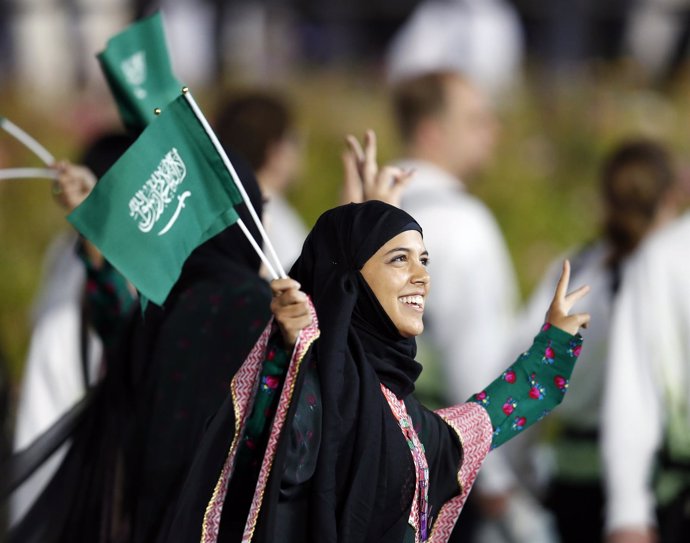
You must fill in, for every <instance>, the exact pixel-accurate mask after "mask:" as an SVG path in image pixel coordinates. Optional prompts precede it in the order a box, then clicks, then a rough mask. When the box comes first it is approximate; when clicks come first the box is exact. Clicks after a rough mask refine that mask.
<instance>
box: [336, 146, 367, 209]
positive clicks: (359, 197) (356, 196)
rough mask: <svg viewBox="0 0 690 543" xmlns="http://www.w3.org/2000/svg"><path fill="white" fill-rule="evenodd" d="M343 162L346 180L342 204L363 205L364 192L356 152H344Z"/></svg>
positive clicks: (348, 150) (347, 150)
mask: <svg viewBox="0 0 690 543" xmlns="http://www.w3.org/2000/svg"><path fill="white" fill-rule="evenodd" d="M342 161H343V174H344V178H343V190H342V197H341V203H342V204H349V203H351V202H355V203H361V202H362V201H363V199H364V191H363V189H362V178H361V177H360V174H359V167H358V165H357V156H356V155H355V152H354V151H353V150H352V149H346V150H345V151H343V154H342Z"/></svg>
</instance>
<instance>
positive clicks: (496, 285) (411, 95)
mask: <svg viewBox="0 0 690 543" xmlns="http://www.w3.org/2000/svg"><path fill="white" fill-rule="evenodd" d="M393 107H394V111H395V115H396V120H397V124H398V127H399V133H400V135H401V137H402V140H403V143H404V145H405V152H406V155H407V156H406V158H405V159H403V160H400V161H397V163H396V164H397V166H399V167H402V168H404V169H407V170H412V171H414V175H413V176H412V178H411V180H410V181H409V184H408V186H407V188H406V190H405V192H404V193H403V198H402V208H403V209H404V210H405V211H407V212H408V213H410V214H411V215H412V216H414V217H415V218H417V219H418V220H419V221H420V222H421V223H422V224H424V240H425V243H426V244H427V247H428V249H429V253H430V254H433V255H434V257H433V261H432V263H431V266H432V269H433V273H434V289H433V294H431V295H430V296H431V298H430V299H429V311H428V312H427V315H426V319H427V320H426V322H427V326H428V333H429V337H430V340H431V347H432V348H433V350H434V351H436V352H437V353H438V355H439V356H438V359H439V363H440V366H441V372H442V377H443V378H442V381H443V384H442V387H443V390H442V394H443V397H444V399H445V401H446V402H448V404H452V403H454V402H459V401H464V400H466V399H467V398H468V397H469V396H470V394H471V393H472V390H474V389H476V388H477V387H481V385H480V383H482V382H485V381H486V380H487V379H488V378H489V375H492V374H495V373H496V372H500V371H502V370H504V369H505V368H503V367H502V366H503V365H504V360H505V352H506V351H505V349H506V347H507V345H505V344H504V343H505V342H504V341H502V340H501V339H500V338H508V337H509V336H510V331H511V327H512V324H513V318H514V311H515V309H516V305H517V294H518V292H517V282H516V277H515V273H514V270H513V266H512V262H511V259H510V255H509V253H508V249H507V247H506V244H505V241H504V240H503V237H502V235H501V231H500V228H499V226H498V224H497V222H496V220H495V219H494V217H493V215H492V214H491V211H490V210H489V209H488V208H487V207H486V205H484V203H482V202H481V201H480V200H479V199H478V198H476V197H475V196H473V195H471V194H469V193H468V192H467V190H466V188H465V184H464V183H465V181H468V180H469V179H471V178H472V176H473V175H474V174H476V173H477V172H478V171H479V170H480V169H481V168H482V167H484V166H485V165H486V163H487V162H488V161H489V160H490V159H491V158H492V154H493V149H494V145H495V142H496V137H497V128H498V127H497V121H496V119H495V117H494V115H493V113H492V110H491V108H490V104H489V101H488V98H487V97H486V95H485V94H483V93H482V92H481V91H480V90H479V88H478V87H477V86H475V85H474V84H472V83H471V82H470V81H469V80H468V79H466V78H465V77H464V76H463V75H461V74H460V73H458V72H446V71H439V72H429V73H426V74H422V75H419V76H414V77H412V78H409V79H405V80H402V81H401V82H399V83H398V84H397V85H396V86H395V87H394V88H393ZM500 452H501V451H499V453H500ZM515 483H516V480H515V477H514V475H513V474H512V471H511V469H510V468H509V466H508V464H507V462H506V461H505V458H504V457H503V456H502V455H501V454H495V455H493V456H492V457H490V458H489V459H488V460H487V463H486V465H485V468H484V470H483V472H482V475H481V476H480V479H479V482H478V488H477V489H476V490H475V493H476V494H477V496H475V498H476V497H479V498H480V500H479V502H480V503H482V504H483V506H482V510H483V511H484V512H485V513H487V514H488V515H489V516H491V517H494V518H498V517H502V516H503V515H504V513H505V512H506V511H507V510H508V506H509V496H510V492H511V491H512V490H513V488H514V486H515ZM475 503H476V502H475ZM465 515H466V516H468V515H469V513H465ZM468 521H469V519H467V518H466V519H465V520H464V522H463V523H460V524H461V525H462V526H463V531H464V532H465V533H467V534H468V535H469V532H471V530H470V529H469V525H470V523H469V522H468Z"/></svg>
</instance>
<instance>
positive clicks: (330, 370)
mask: <svg viewBox="0 0 690 543" xmlns="http://www.w3.org/2000/svg"><path fill="white" fill-rule="evenodd" d="M427 263H428V255H427V252H426V248H425V247H424V242H423V237H422V229H421V227H420V226H419V224H418V223H417V222H416V221H415V220H414V219H413V218H412V217H410V216H409V215H408V214H407V213H405V212H404V211H402V210H400V209H398V208H396V207H393V206H390V205H388V204H385V203H383V202H380V201H369V202H366V203H363V204H349V205H346V206H341V207H338V208H335V209H332V210H330V211H327V212H326V213H324V214H323V215H322V216H321V218H320V219H319V220H318V221H317V223H316V225H315V226H314V228H313V230H312V231H311V233H310V234H309V236H308V238H307V240H306V241H305V243H304V247H303V249H302V254H301V256H300V258H299V259H298V260H297V262H296V263H295V266H294V267H293V268H292V270H291V272H290V275H291V277H292V279H290V278H286V279H279V280H276V281H274V282H273V283H272V285H271V286H272V289H273V301H272V303H271V309H272V311H273V313H274V316H275V320H274V322H273V323H272V324H271V325H269V327H267V329H266V331H265V332H264V334H263V335H262V337H261V339H260V340H259V341H258V343H257V344H256V345H255V347H254V349H253V351H252V353H251V354H250V355H249V357H248V359H247V361H246V362H245V363H244V365H243V366H242V368H241V369H240V370H239V371H238V373H237V374H236V375H235V378H234V379H233V384H232V387H231V389H232V394H231V396H230V397H228V398H227V399H226V402H225V404H224V405H223V407H222V408H221V410H220V412H219V413H218V415H217V416H216V417H215V419H214V420H213V422H212V423H211V425H210V427H209V429H208V432H207V434H206V437H205V438H204V442H203V443H202V446H201V447H200V449H199V451H198V454H197V457H196V459H195V462H194V465H193V467H192V469H191V471H190V473H189V475H188V478H187V481H186V483H185V487H184V489H183V492H182V498H181V499H180V501H179V502H178V507H177V513H176V515H175V518H174V520H173V523H172V527H171V529H170V531H169V532H168V534H167V537H168V539H166V541H193V540H198V533H199V528H200V527H201V530H202V541H203V542H215V541H223V542H239V541H256V542H268V541H281V542H286V543H292V542H312V541H319V542H324V541H325V542H329V543H336V542H355V541H356V542H381V543H383V542H391V543H407V542H421V541H434V542H443V541H447V540H448V538H449V537H450V533H451V531H452V529H453V526H454V524H455V522H456V520H457V517H458V515H459V513H460V510H461V508H462V505H463V504H464V501H465V499H466V497H467V494H468V492H469V490H470V488H471V487H472V484H473V482H474V479H475V477H476V475H477V472H478V470H479V467H480V465H481V463H482V461H483V459H484V457H485V456H486V454H487V453H488V451H489V449H490V448H491V447H492V446H498V445H500V444H501V443H503V442H505V441H506V440H507V439H510V437H512V436H513V435H516V434H517V433H519V432H520V431H521V430H522V429H523V428H525V427H526V426H529V425H530V424H532V423H534V422H536V421H537V420H539V419H540V418H541V417H543V416H544V414H545V413H547V412H548V411H549V410H550V409H551V408H552V407H554V406H555V405H556V404H557V403H559V401H560V399H561V398H562V397H563V394H564V391H565V389H566V388H567V387H566V385H567V379H568V378H569V376H570V372H571V371H572V369H573V365H574V362H575V360H576V358H577V355H578V354H579V345H580V343H581V338H580V337H579V336H577V335H573V334H575V333H576V332H577V330H578V328H579V327H580V326H581V325H582V324H584V323H585V322H586V321H587V316H586V315H568V311H569V309H570V307H571V306H572V304H573V303H574V302H575V301H576V300H577V299H578V298H579V297H581V296H582V295H584V293H585V292H586V290H584V289H579V290H578V291H576V292H575V293H573V294H570V295H568V296H566V289H567V283H568V273H569V268H568V266H567V265H566V266H564V274H563V278H562V280H561V283H560V284H559V287H558V290H557V292H556V296H555V298H554V301H553V303H552V305H551V308H550V309H549V313H548V320H549V323H550V324H549V325H548V326H544V328H543V330H542V331H541V332H540V333H539V335H538V336H537V337H536V338H535V342H534V344H533V346H532V348H531V349H530V350H528V351H527V352H526V353H524V354H523V355H521V356H520V358H519V359H518V360H517V361H516V362H515V363H514V364H513V366H511V367H510V368H508V370H506V372H505V373H504V374H503V375H502V376H500V377H499V378H498V379H497V380H496V381H495V382H494V383H493V384H491V385H490V386H488V387H487V388H486V389H484V390H482V391H478V392H477V394H476V395H475V396H474V397H473V398H471V401H469V402H468V403H465V404H461V405H457V406H453V407H451V408H448V409H443V410H440V411H436V412H432V411H429V410H427V409H426V408H424V407H423V406H422V405H421V404H420V403H419V402H418V401H417V400H416V399H415V398H414V396H413V395H412V392H413V391H414V383H415V380H416V378H417V377H418V376H419V373H420V372H421V366H420V365H419V364H418V363H417V362H416V361H415V354H416V343H415V339H414V337H415V336H416V335H418V334H419V333H421V332H422V330H423V323H422V316H423V312H424V301H425V298H426V295H427V293H428V290H429V284H430V278H429V274H428V272H427V269H426V265H427ZM300 289H301V290H300ZM317 316H318V320H317ZM533 389H534V390H537V391H538V392H539V394H536V395H535V394H534V393H533ZM507 400H510V402H508V401H507ZM506 405H509V406H510V409H508V408H506V407H505V406H506ZM232 428H234V429H235V431H234V433H232V432H231V431H230V429H232Z"/></svg>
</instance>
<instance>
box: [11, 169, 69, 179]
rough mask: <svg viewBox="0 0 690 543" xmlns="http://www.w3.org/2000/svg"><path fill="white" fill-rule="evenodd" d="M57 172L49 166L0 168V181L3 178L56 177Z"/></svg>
mask: <svg viewBox="0 0 690 543" xmlns="http://www.w3.org/2000/svg"><path fill="white" fill-rule="evenodd" d="M58 175H59V174H58V172H56V171H55V170H51V169H49V168H0V181H4V180H5V179H57V178H58Z"/></svg>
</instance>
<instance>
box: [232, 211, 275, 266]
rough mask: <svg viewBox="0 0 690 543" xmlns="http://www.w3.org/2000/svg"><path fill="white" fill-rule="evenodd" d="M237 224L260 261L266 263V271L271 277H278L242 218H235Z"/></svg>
mask: <svg viewBox="0 0 690 543" xmlns="http://www.w3.org/2000/svg"><path fill="white" fill-rule="evenodd" d="M237 225H238V226H239V227H240V228H241V229H242V232H244V235H245V236H246V237H247V240H249V243H251V244H252V247H254V250H255V251H256V254H257V255H259V258H260V259H261V262H263V263H264V264H265V265H266V269H267V270H268V273H270V274H271V279H278V274H277V273H276V271H275V269H274V268H273V266H272V265H271V261H270V260H268V258H267V257H266V255H265V254H264V252H263V251H262V250H261V247H259V244H258V243H257V242H256V240H255V239H254V236H252V233H251V232H250V231H249V230H248V229H247V225H245V224H244V221H243V220H242V219H237Z"/></svg>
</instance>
